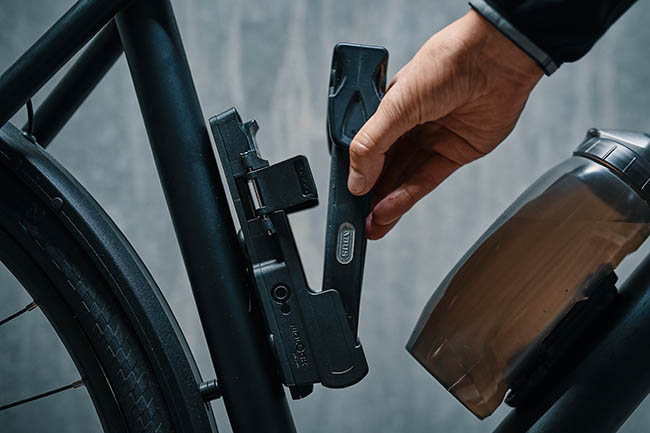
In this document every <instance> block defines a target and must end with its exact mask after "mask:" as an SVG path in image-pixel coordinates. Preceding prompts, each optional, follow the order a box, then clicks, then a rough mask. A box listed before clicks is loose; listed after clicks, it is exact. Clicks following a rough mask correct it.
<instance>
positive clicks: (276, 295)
mask: <svg viewBox="0 0 650 433" xmlns="http://www.w3.org/2000/svg"><path fill="white" fill-rule="evenodd" d="M289 296H291V290H289V288H288V287H287V286H285V285H284V284H278V285H276V286H274V287H273V289H272V290H271V297H272V298H273V299H274V300H275V301H277V302H284V301H286V300H287V299H289Z"/></svg>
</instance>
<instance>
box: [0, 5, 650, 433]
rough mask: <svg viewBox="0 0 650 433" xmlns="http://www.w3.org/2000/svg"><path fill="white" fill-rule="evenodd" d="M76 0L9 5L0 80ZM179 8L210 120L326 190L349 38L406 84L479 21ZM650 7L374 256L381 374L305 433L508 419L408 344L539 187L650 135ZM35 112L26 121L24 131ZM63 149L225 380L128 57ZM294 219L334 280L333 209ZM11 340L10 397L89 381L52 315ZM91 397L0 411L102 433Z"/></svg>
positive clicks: (77, 395) (5, 292) (301, 420)
mask: <svg viewBox="0 0 650 433" xmlns="http://www.w3.org/2000/svg"><path fill="white" fill-rule="evenodd" d="M71 3H72V2H71V1H70V0H66V1H59V2H50V1H45V0H3V1H2V2H1V3H0V69H5V68H6V67H8V66H9V65H10V64H11V63H12V62H13V61H14V60H15V59H16V58H17V57H18V56H19V54H20V53H21V52H23V51H24V50H25V49H26V48H27V47H28V46H29V45H30V44H31V43H32V42H33V41H34V40H35V39H36V38H37V37H38V36H39V35H40V34H41V33H42V32H43V31H44V30H45V29H46V28H47V27H48V25H49V24H51V22H53V20H54V19H55V18H56V17H58V16H59V15H60V14H61V13H63V12H64V11H65V10H66V8H67V7H69V5H70V4H71ZM173 4H174V7H175V11H176V14H177V20H178V23H179V26H180V29H181V33H182V35H183V38H184V43H185V47H186V50H187V55H188V58H189V61H190V64H191V67H192V71H193V73H194V76H195V80H196V85H197V88H198V92H199V96H200V99H201V103H202V106H203V112H204V114H205V116H206V118H207V117H208V116H210V115H213V114H216V113H219V112H221V111H223V110H225V109H227V108H229V107H231V106H236V107H237V108H238V109H239V112H240V113H241V114H242V116H243V117H244V118H247V119H248V118H256V119H257V120H258V121H259V123H260V126H261V130H260V133H259V134H258V138H259V143H260V147H261V149H262V152H263V154H264V156H265V157H267V158H268V159H270V160H272V161H278V160H280V159H283V158H286V157H290V156H293V155H295V154H297V153H303V154H306V155H307V156H308V157H309V159H310V161H311V164H312V169H313V171H314V175H315V177H316V179H317V182H318V187H319V188H320V190H321V191H322V192H324V191H326V187H327V176H328V166H329V158H328V154H327V146H326V140H325V133H324V131H325V109H326V93H327V84H328V78H329V77H328V74H329V65H330V56H331V50H332V47H333V45H334V44H335V43H336V42H337V41H353V42H361V43H373V44H380V45H384V46H386V47H387V48H388V49H389V51H390V56H391V58H390V62H389V63H390V68H389V72H390V75H392V74H394V73H395V72H396V71H397V70H398V69H399V68H400V67H401V66H402V65H404V64H405V63H406V62H407V61H408V59H409V58H410V57H411V56H412V55H413V54H414V53H415V52H416V50H417V49H418V48H419V46H420V45H421V44H422V43H423V42H424V41H425V40H426V39H427V38H428V37H429V36H430V35H431V34H433V33H434V32H436V31H438V30H440V29H441V28H442V27H444V26H445V25H446V24H447V23H449V22H451V21H452V20H454V19H456V18H458V17H460V16H461V15H462V14H464V13H465V12H466V10H467V4H466V2H464V1H451V0H440V1H431V0H412V1H408V2H406V1H404V2H399V1H395V0H363V1H355V2H352V1H340V0H312V1H308V0H282V1H280V0H277V1H272V2H270V1H267V0H241V1H226V0H185V1H181V0H175V1H173ZM649 13H650V5H649V4H647V3H639V4H637V5H636V6H635V7H634V8H633V9H632V10H631V11H630V12H628V13H627V14H626V15H625V16H624V17H623V18H622V19H621V20H620V21H619V22H618V23H617V24H616V25H615V26H614V28H613V29H612V30H611V31H610V32H609V33H608V34H607V35H606V36H605V37H604V38H603V40H601V41H600V42H599V43H598V45H597V46H596V48H595V49H594V50H592V52H591V53H590V54H589V55H588V56H587V57H585V58H584V59H583V60H582V61H580V62H579V63H577V64H572V65H565V66H563V67H562V68H561V69H560V70H559V71H558V72H557V73H556V74H555V75H553V76H552V77H551V78H544V79H543V80H542V82H541V84H540V85H539V86H538V87H537V88H536V90H535V91H534V92H533V94H532V96H531V98H530V101H529V103H528V107H527V109H526V110H525V111H524V114H523V116H522V119H521V121H520V122H519V126H518V127H517V128H516V130H515V132H514V133H513V134H512V135H511V136H510V137H509V138H508V139H507V140H506V142H505V143H503V145H501V146H500V147H499V148H498V149H497V150H496V151H494V152H493V153H491V154H490V155H488V156H487V157H485V158H483V159H482V160H480V161H477V162H475V163H472V164H471V165H470V166H468V167H465V168H463V169H461V170H459V171H458V172H457V173H455V174H454V175H453V176H452V177H451V178H450V179H448V180H447V181H445V182H444V184H443V185H441V186H440V187H439V188H438V189H437V190H436V191H434V192H433V193H432V194H431V195H430V196H429V197H427V198H426V199H425V200H424V201H423V202H422V203H421V204H419V205H418V206H417V207H416V208H415V209H414V210H413V211H412V212H410V213H409V214H408V215H407V216H406V217H405V218H403V220H402V222H401V223H400V224H399V225H398V226H397V228H396V229H395V230H394V231H393V232H392V233H391V234H390V235H388V237H387V238H386V239H384V240H382V241H380V242H376V243H372V244H370V245H369V248H368V259H367V267H366V280H365V287H364V293H363V299H362V307H361V325H360V335H361V338H362V341H363V343H364V346H365V349H366V354H367V357H368V360H369V363H370V368H371V370H370V374H369V376H368V378H367V379H365V380H364V381H363V382H362V383H360V384H359V385H357V386H355V387H352V388H350V389H346V390H342V391H341V390H338V391H337V390H325V389H322V388H318V387H317V389H316V391H315V392H314V394H313V395H312V396H310V397H309V398H307V399H306V400H304V401H299V402H295V403H292V408H293V410H294V416H295V419H296V423H297V425H298V427H299V429H300V430H301V431H305V432H314V433H320V432H323V433H324V432H331V431H345V432H359V433H362V432H384V431H390V432H400V431H411V432H434V431H436V432H446V433H454V432H458V433H472V432H487V431H490V430H491V429H492V427H494V426H495V425H496V424H497V423H498V422H499V420H500V419H501V418H502V417H503V416H504V414H505V413H506V412H507V410H508V409H507V408H506V409H504V408H502V409H500V410H499V411H498V412H497V413H496V414H495V415H493V416H492V417H490V418H488V419H487V420H485V421H478V420H476V419H475V418H474V417H473V416H472V415H471V414H470V413H469V412H467V411H466V410H465V409H464V408H463V407H462V406H461V405H460V404H459V403H457V402H456V400H454V398H453V397H451V396H450V395H449V394H448V393H447V392H446V391H445V390H444V389H443V388H442V387H441V386H440V385H439V384H438V383H437V382H436V381H435V380H433V379H432V378H431V377H430V376H429V375H428V374H427V373H426V372H425V371H424V370H423V369H422V368H420V367H419V366H418V365H417V363H416V362H415V361H414V360H413V359H411V358H410V356H409V355H408V354H407V353H406V351H405V350H404V344H405V342H406V339H407V338H408V336H409V334H410V332H411V329H412V327H413V325H414V323H415V321H416V319H417V317H418V315H419V313H420V310H421V308H422V307H423V305H424V303H425V302H426V300H427V299H428V298H429V296H430V295H431V293H432V291H433V290H434V289H435V287H436V286H437V285H438V283H439V282H440V281H441V280H442V278H443V277H444V276H445V274H446V273H447V271H448V270H449V269H451V267H452V266H453V265H454V264H455V262H456V261H457V260H458V259H459V258H460V257H461V255H462V254H463V253H464V252H465V251H466V249H467V248H469V247H470V245H471V244H472V243H473V242H474V241H475V240H476V239H477V238H478V236H479V235H480V234H481V233H482V232H483V231H484V230H485V229H486V228H487V226H488V225H489V224H490V223H491V222H492V221H493V220H494V219H495V218H496V217H497V216H498V215H499V213H500V212H501V211H502V210H503V209H504V208H505V207H506V206H507V205H508V204H510V203H511V202H512V201H513V200H514V198H515V197H516V196H517V195H518V194H519V193H521V192H522V191H523V189H524V188H525V187H526V186H527V185H529V184H530V183H531V182H532V181H533V180H534V179H535V178H537V177H538V176H539V175H540V174H542V173H543V172H544V171H545V170H547V169H548V168H549V167H551V166H552V165H553V164H555V163H557V162H559V161H561V160H562V159H564V158H566V157H567V156H568V155H569V154H570V152H571V151H572V149H573V148H574V147H575V146H576V145H577V144H578V143H579V141H580V140H581V138H582V136H583V134H584V132H585V131H586V129H587V128H589V127H591V126H599V127H609V128H628V129H635V130H644V131H648V130H650V116H649V115H648V109H649V108H650V97H649V96H648V92H647V89H648V87H649V84H650V62H648V61H647V60H646V55H647V46H648V41H649V40H650V27H649V26H647V20H645V19H644V18H646V17H647V16H648V14H649ZM42 96H43V95H42V94H40V95H39V96H38V97H37V98H36V102H37V103H38V101H39V100H40V99H41V98H42ZM0 103H1V101H0ZM22 119H24V116H23V114H22V113H21V114H20V115H19V116H17V117H16V119H15V120H16V121H20V122H21V123H22V121H23V120H22ZM51 151H52V153H53V154H54V155H55V156H56V157H57V158H58V159H59V160H60V161H61V162H62V163H63V164H64V165H65V166H66V167H67V168H68V169H69V170H70V171H71V172H72V173H73V174H74V175H75V176H77V177H78V179H79V180H80V181H81V183H82V184H84V185H85V186H86V188H87V189H88V190H89V191H90V192H91V193H92V194H94V195H95V196H96V197H97V199H98V200H99V202H100V203H102V205H103V206H104V207H105V208H106V210H107V211H108V213H109V214H110V215H111V216H112V217H113V218H114V219H115V221H116V222H117V223H118V225H119V226H120V227H121V228H122V230H123V231H124V233H125V234H126V235H127V237H128V238H129V239H130V241H131V242H132V243H133V244H134V246H135V247H136V249H137V250H138V251H139V253H140V255H141V256H142V258H143V260H144V262H145V263H146V264H147V266H148V267H149V269H150V270H151V272H152V273H153V275H154V277H155V278H156V280H157V282H158V284H159V285H160V286H161V288H162V290H163V291H164V293H165V294H166V296H167V298H168V300H169V302H170V304H171V305H172V307H173V309H174V311H175V313H176V315H177V317H178V320H179V321H180V323H181V325H182V327H183V329H184V331H185V333H186V335H187V338H188V340H189V343H190V345H191V346H192V348H193V349H194V351H195V353H196V358H197V360H198V362H199V364H200V366H201V368H202V372H203V375H204V377H206V378H210V377H212V374H213V373H212V371H211V366H210V361H209V357H208V355H207V352H206V350H205V347H204V339H203V335H202V332H201V330H200V327H199V324H198V322H197V318H196V313H195V307H194V306H193V303H192V298H191V295H190V289H189V285H188V281H187V277H186V275H185V273H184V269H183V265H182V262H181V257H180V254H179V251H178V248H177V245H176V241H175V238H174V234H173V231H172V227H171V222H170V219H169V216H168V215H167V213H166V205H165V203H164V200H163V195H162V190H161V187H160V184H159V182H158V179H157V177H156V172H155V167H154V164H153V160H152V158H151V151H150V149H149V145H148V143H147V138H146V135H145V131H144V127H143V125H142V121H141V115H140V113H139V110H138V105H137V101H136V99H135V95H134V91H133V86H132V84H131V82H130V80H129V75H128V70H127V67H126V63H125V61H124V59H123V58H122V59H121V60H120V61H119V62H118V64H117V65H116V67H115V68H114V69H113V70H112V71H111V72H110V73H109V75H108V76H107V78H106V79H105V80H104V81H103V82H102V83H101V84H100V86H99V87H98V89H97V90H96V91H95V93H94V94H93V95H92V96H91V97H90V98H89V99H88V101H87V102H86V103H85V105H84V106H83V107H82V111H81V112H79V113H77V114H76V115H75V117H74V118H73V119H72V121H71V122H70V124H69V125H68V126H67V127H66V128H65V129H64V130H63V131H62V133H61V134H60V137H59V138H58V139H57V141H56V142H55V143H54V144H53V145H52V148H51ZM322 195H323V196H324V194H322ZM323 201H324V200H323ZM292 224H293V227H294V233H295V235H296V238H297V241H298V243H299V246H300V249H301V252H302V255H303V261H304V264H305V267H306V270H307V274H308V277H309V280H310V281H311V282H312V284H313V285H314V286H318V284H319V283H320V275H321V271H322V251H323V239H324V227H325V206H321V207H319V208H318V209H315V210H310V211H306V212H304V213H302V214H299V215H296V216H295V217H293V218H292ZM632 265H633V264H632V263H627V264H626V268H627V269H628V270H629V269H630V268H631V266H632ZM623 274H625V272H623ZM0 282H1V283H2V285H3V289H2V290H1V291H0V317H2V316H4V315H5V314H9V313H10V312H12V311H14V310H15V309H17V308H19V307H21V306H23V305H24V304H25V303H27V302H28V301H29V300H28V298H27V297H26V295H25V294H24V293H21V292H20V291H19V290H18V289H17V288H15V287H13V285H14V284H13V282H12V281H11V277H10V276H9V275H7V273H6V272H4V274H3V275H2V277H1V279H0ZM0 338H2V340H0V341H3V343H2V346H1V347H2V349H0V404H2V403H4V402H6V401H9V400H12V399H13V398H19V397H23V396H26V395H28V394H29V393H30V392H38V391H42V390H44V389H47V387H49V386H58V385H61V384H63V383H64V382H66V381H68V380H69V381H72V380H75V378H76V376H75V375H76V372H75V371H74V369H73V367H72V366H71V365H70V362H69V360H68V359H67V355H66V354H65V353H64V352H63V351H62V349H61V347H60V344H59V343H58V342H56V341H55V340H54V338H52V336H51V335H50V331H49V330H48V326H47V323H46V322H45V321H44V320H43V319H42V317H41V316H40V313H38V312H33V313H30V317H29V318H24V319H20V320H17V321H15V322H13V323H11V324H10V325H8V326H6V327H3V328H0ZM46 355H47V356H46ZM84 398H85V395H84V391H83V390H80V391H76V392H70V393H69V394H68V395H65V396H64V397H63V398H61V399H56V401H43V402H38V403H34V404H33V405H30V406H25V407H21V408H19V409H16V410H12V411H6V412H3V413H0V432H3V433H4V432H7V433H9V432H11V433H14V432H37V431H56V432H86V431H93V430H94V429H96V428H97V424H96V420H95V419H94V416H93V414H92V410H91V408H90V407H89V406H88V403H83V402H81V400H83V399H84ZM601 398H606V396H602V397H601ZM215 409H216V411H217V416H218V421H219V425H220V427H221V430H222V431H223V432H228V431H230V430H229V427H228V426H227V425H226V424H227V422H226V419H225V415H224V411H223V408H222V407H221V404H220V403H219V402H217V403H216V404H215ZM649 420H650V404H644V405H642V406H641V407H640V408H639V409H638V410H637V412H636V413H635V414H634V416H633V417H632V418H631V419H630V420H629V421H628V423H627V424H626V425H625V427H624V428H623V430H622V431H625V432H627V433H631V432H640V431H645V430H646V429H647V425H648V422H649Z"/></svg>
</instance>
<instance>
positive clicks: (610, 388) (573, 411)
mask: <svg viewBox="0 0 650 433" xmlns="http://www.w3.org/2000/svg"><path fill="white" fill-rule="evenodd" d="M601 322H602V323H601V325H602V326H601V327H602V328H603V330H602V331H600V332H599V334H600V335H602V338H601V339H600V341H599V343H598V345H597V346H596V348H595V349H594V350H593V351H592V352H591V353H590V354H589V355H588V356H587V357H586V359H585V360H583V361H582V362H581V363H580V364H579V365H578V366H577V367H576V368H575V369H574V370H573V371H572V372H571V373H569V374H568V375H566V376H565V377H563V378H562V379H559V380H557V381H556V382H555V383H553V384H551V388H550V389H547V390H546V391H545V392H543V393H541V394H540V395H539V396H538V398H537V399H536V401H535V402H534V404H533V405H531V406H527V407H522V408H517V409H515V410H512V411H511V412H510V413H509V414H508V416H507V417H506V418H505V419H504V421H503V422H502V423H501V424H500V425H499V426H498V427H497V428H496V429H495V430H494V432H495V433H521V432H530V433H549V432H590V433H610V432H614V431H617V430H618V429H619V428H620V427H621V426H622V425H623V423H624V422H625V421H626V420H627V418H628V417H629V416H630V415H631V414H632V412H634V410H635V409H636V407H637V406H638V405H639V404H640V403H641V402H642V401H643V399H644V398H645V397H646V396H647V395H648V393H649V392H650V368H648V366H649V365H650V344H649V343H648V342H650V256H648V257H646V258H645V260H644V261H643V262H642V264H641V265H639V266H638V267H637V268H636V270H635V271H634V273H633V274H632V275H631V276H630V277H629V278H628V279H627V280H626V281H625V283H624V284H623V286H622V287H621V290H620V296H619V298H618V300H617V301H616V302H615V304H614V305H613V306H612V307H611V309H610V311H608V313H607V317H604V318H603V319H602V320H601Z"/></svg>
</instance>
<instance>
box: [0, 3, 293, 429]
mask: <svg viewBox="0 0 650 433" xmlns="http://www.w3.org/2000/svg"><path fill="white" fill-rule="evenodd" d="M129 3H131V2H130V1H127V0H114V1H105V0H82V1H79V2H78V3H76V4H75V5H74V6H73V7H72V8H71V9H70V10H69V11H68V12H67V13H66V14H65V15H64V16H63V17H62V18H61V19H60V20H59V21H57V22H56V23H55V24H54V25H53V26H52V27H51V28H50V29H49V30H48V31H47V33H45V34H44V35H43V37H41V38H40V39H39V40H38V41H37V42H36V43H35V44H34V45H33V46H32V47H31V48H30V49H29V50H28V51H27V52H26V53H25V54H24V55H23V56H22V57H21V58H20V59H19V60H18V61H17V62H16V63H15V64H14V65H13V66H12V67H11V68H10V69H9V70H8V71H7V72H6V73H5V74H4V75H3V76H2V78H0V95H2V98H3V106H2V107H1V109H0V124H4V123H6V122H7V121H8V119H9V118H10V117H11V116H12V115H13V114H14V113H15V112H16V111H17V110H18V109H19V108H20V107H21V106H22V105H23V104H25V103H26V101H27V100H28V99H30V98H31V97H32V96H33V95H34V94H35V93H36V92H37V91H38V90H39V89H40V88H41V87H42V86H43V85H44V84H45V83H46V82H47V81H48V80H49V79H50V78H51V77H52V76H53V75H54V74H55V73H56V71H57V70H58V69H59V68H60V67H61V66H63V64H64V63H65V62H66V61H67V60H68V59H69V58H71V57H72V56H73V55H74V53H75V52H77V51H78V50H79V49H80V48H81V47H82V46H83V45H84V44H85V43H86V42H87V41H88V40H89V39H90V38H91V37H92V36H93V35H94V34H96V33H97V32H99V30H100V29H101V28H102V27H103V26H105V25H106V24H108V23H109V22H110V21H111V20H112V19H113V17H115V22H116V23H117V28H118V30H119V36H120V39H121V41H122V45H123V47H124V51H125V53H126V56H127V61H128V63H129V68H130V70H131V74H132V76H133V82H134V85H135V88H136V93H137V96H138V100H139V103H140V108H141V111H142V114H143V118H144V121H145V126H146V129H147V133H148V136H149V141H150V144H151V147H152V150H153V154H154V157H155V160H156V165H157V168H158V172H159V175H160V179H161V182H162V185H163V189H164V192H165V197H166V199H167V203H168V206H169V209H170V213H171V216H172V220H173V223H174V228H175V231H176V235H177V238H178V241H179V244H180V248H181V252H182V255H183V258H184V261H185V265H186V268H187V272H188V275H189V279H190V283H191V286H192V290H193V293H194V297H195V301H196V304H197V308H198V311H199V315H200V319H201V323H202V326H203V330H204V332H205V336H206V339H207V342H208V348H209V351H210V354H211V357H212V361H213V363H214V367H215V371H216V373H217V377H218V378H219V387H220V392H221V394H222V396H223V399H224V403H225V406H226V409H227V411H228V415H229V419H230V422H231V424H232V426H233V430H235V431H238V432H251V433H252V432H260V431H278V432H280V431H281V432H293V431H295V427H294V423H293V419H292V417H291V413H290V411H289V408H288V404H287V401H286V398H285V395H284V390H283V388H282V385H281V383H280V381H279V378H278V376H277V374H276V373H275V372H274V369H273V360H272V355H271V353H270V349H269V347H268V344H267V341H266V339H265V335H264V332H263V326H262V325H261V323H260V322H259V320H258V319H257V318H256V316H255V312H254V311H253V312H251V311H249V291H250V287H249V276H248V273H247V269H246V264H245V261H244V258H243V256H242V253H241V250H240V246H239V243H238V240H237V236H236V231H235V227H234V223H233V220H232V216H231V214H230V210H229V207H228V202H227V200H226V195H225V191H224V189H223V185H222V183H221V178H220V175H219V171H218V167H217V163H216V158H215V155H214V153H213V150H212V146H211V144H210V139H209V137H208V132H207V128H206V125H205V121H204V117H203V114H202V112H201V109H200V106H199V102H198V97H197V94H196V90H195V88H194V83H193V81H192V77H191V74H190V70H189V66H188V63H187V59H186V57H185V52H184V50H183V46H182V42H181V38H180V34H179V32H178V28H177V26H176V22H175V19H174V15H173V11H172V8H171V5H170V3H169V1H168V0H155V1H145V0H140V1H137V2H134V3H133V4H132V5H130V6H129V7H127V6H128V5H129ZM111 25H112V24H109V27H107V30H106V31H105V32H107V33H106V34H105V38H108V39H109V40H110V34H111V30H110V26H111ZM114 33H115V32H114V31H113V34H114ZM106 35H108V36H106ZM91 48H92V47H91ZM102 56H105V53H102V52H101V50H99V49H90V50H87V52H86V53H85V56H82V59H83V62H84V63H85V64H86V65H100V66H102V67H90V66H89V67H86V68H83V67H82V66H79V67H77V68H73V70H72V71H71V73H72V76H74V75H79V71H80V70H81V71H86V72H89V73H91V76H92V78H93V79H91V80H88V81H87V82H86V83H82V84H80V85H79V87H75V86H70V87H69V88H68V89H69V91H70V93H67V94H65V93H64V92H59V96H57V94H56V93H55V94H53V95H52V97H51V98H52V99H51V100H50V102H51V103H50V105H51V106H56V105H57V104H56V103H60V104H61V106H63V107H67V108H66V109H65V111H66V112H67V114H66V115H62V116H61V117H60V118H58V119H57V120H56V121H53V120H52V118H51V117H49V115H48V110H46V111H40V112H39V111H37V113H36V117H35V123H37V124H41V125H45V126H47V125H52V126H50V127H49V129H48V128H44V129H41V132H44V133H45V134H46V135H48V136H52V135H53V134H52V132H54V129H56V128H60V127H61V126H62V125H63V124H64V123H65V121H66V120H67V118H69V117H70V116H71V115H72V113H73V112H74V109H75V108H76V107H77V106H78V105H79V104H81V102H83V100H84V99H85V96H86V95H87V94H88V92H89V90H90V89H92V87H93V86H94V84H95V83H96V82H97V81H99V79H100V78H101V76H102V75H103V73H104V72H105V71H106V70H107V69H108V68H107V67H106V65H107V64H108V66H109V67H110V64H112V62H110V60H111V59H113V58H117V57H116V56H114V55H112V56H105V58H104V59H103V60H102ZM107 58H109V59H108V60H107ZM81 61H82V60H80V62H81ZM78 64H79V62H78ZM81 75H83V74H81ZM66 80H67V81H68V82H70V81H72V82H74V80H71V79H70V76H69V77H68V78H67V79H66V78H64V79H63V81H62V84H63V83H65V82H66ZM63 85H65V84H63ZM64 96H65V99H64ZM55 111H56V110H55ZM49 112H50V113H51V112H52V110H49ZM54 133H55V132H54Z"/></svg>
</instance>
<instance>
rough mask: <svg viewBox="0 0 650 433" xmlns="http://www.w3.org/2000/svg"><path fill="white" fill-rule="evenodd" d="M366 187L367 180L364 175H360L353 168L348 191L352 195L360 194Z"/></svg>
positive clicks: (349, 177)
mask: <svg viewBox="0 0 650 433" xmlns="http://www.w3.org/2000/svg"><path fill="white" fill-rule="evenodd" d="M365 186H366V178H365V176H364V175H363V174H361V173H359V172H358V171H356V170H355V169H353V168H350V175H349V176H348V189H349V190H350V192H351V193H352V194H359V193H361V192H362V191H363V189H364V188H365Z"/></svg>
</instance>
